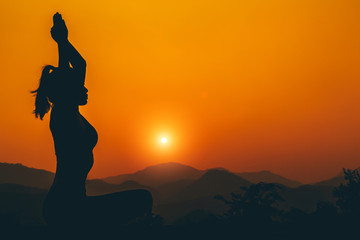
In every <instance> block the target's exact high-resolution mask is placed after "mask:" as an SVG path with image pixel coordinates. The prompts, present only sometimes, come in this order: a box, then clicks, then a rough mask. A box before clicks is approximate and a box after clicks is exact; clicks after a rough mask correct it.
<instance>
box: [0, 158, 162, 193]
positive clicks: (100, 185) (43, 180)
mask: <svg viewBox="0 0 360 240" xmlns="http://www.w3.org/2000/svg"><path fill="white" fill-rule="evenodd" d="M54 176H55V174H54V173H52V172H49V171H46V170H40V169H35V168H29V167H26V166H24V165H22V164H19V163H16V164H12V163H0V184H5V185H4V186H6V184H10V185H9V186H16V185H17V186H20V185H21V186H26V187H29V188H23V189H32V188H35V189H44V190H48V189H49V188H50V187H51V184H52V182H53V179H54ZM14 184H15V185H14ZM4 186H3V187H4ZM140 188H141V189H147V190H149V191H150V192H151V193H152V194H153V195H154V196H158V193H157V191H156V190H155V189H152V188H150V187H148V186H144V185H141V184H138V183H137V182H134V181H132V182H127V183H123V184H109V183H107V182H104V181H102V180H100V179H94V180H87V181H86V193H87V194H88V195H92V196H93V195H101V194H107V193H113V192H118V191H125V190H131V189H140ZM13 190H14V189H13ZM19 191H20V192H22V189H20V188H19Z"/></svg>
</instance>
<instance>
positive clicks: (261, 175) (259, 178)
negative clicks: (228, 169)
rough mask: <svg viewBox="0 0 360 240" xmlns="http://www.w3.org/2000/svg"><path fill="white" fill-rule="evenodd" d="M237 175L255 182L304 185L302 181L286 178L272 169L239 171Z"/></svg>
mask: <svg viewBox="0 0 360 240" xmlns="http://www.w3.org/2000/svg"><path fill="white" fill-rule="evenodd" d="M237 175H238V176H240V177H242V178H244V179H246V180H248V181H249V182H252V183H255V184H256V183H259V182H264V183H279V184H282V185H285V186H288V187H299V186H300V185H302V183H301V182H297V181H294V180H290V179H287V178H284V177H282V176H280V175H277V174H275V173H272V172H270V171H260V172H244V173H237Z"/></svg>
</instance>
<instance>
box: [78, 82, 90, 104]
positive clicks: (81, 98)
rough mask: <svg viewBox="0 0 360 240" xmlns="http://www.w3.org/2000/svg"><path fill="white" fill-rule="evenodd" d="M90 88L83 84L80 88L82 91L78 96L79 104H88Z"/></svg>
mask: <svg viewBox="0 0 360 240" xmlns="http://www.w3.org/2000/svg"><path fill="white" fill-rule="evenodd" d="M87 92H88V89H87V88H86V87H85V86H83V87H82V88H81V89H80V92H79V98H78V104H79V105H86V104H87V99H88V94H87Z"/></svg>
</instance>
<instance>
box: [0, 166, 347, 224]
mask: <svg viewBox="0 0 360 240" xmlns="http://www.w3.org/2000/svg"><path fill="white" fill-rule="evenodd" d="M341 177H342V175H339V176H336V177H335V178H334V179H330V180H327V181H323V182H320V183H316V184H314V185H301V183H299V182H296V181H293V180H290V179H286V178H284V177H282V176H279V175H277V174H274V173H271V172H269V171H260V172H247V173H232V172H230V171H228V170H226V169H223V168H214V169H208V170H198V169H195V168H193V167H191V166H186V165H183V164H180V163H171V162H170V163H163V164H159V165H155V166H150V167H147V168H145V169H143V170H140V171H137V172H135V173H132V174H121V175H118V176H113V177H107V178H104V179H91V180H87V182H86V189H87V194H88V195H100V194H107V193H112V192H117V191H124V190H130V189H147V190H149V191H150V192H151V193H152V195H153V198H154V212H155V213H157V214H159V215H161V216H163V217H164V219H165V222H167V223H171V222H174V221H176V220H178V219H179V218H181V217H183V216H185V215H187V214H190V213H191V212H193V211H198V210H202V211H206V212H209V213H212V214H218V215H221V214H222V213H224V212H225V211H226V210H227V206H226V205H225V204H224V203H223V202H221V201H219V200H216V199H214V196H215V195H219V194H220V195H223V196H230V193H231V192H238V191H240V189H241V187H247V186H250V185H251V184H254V183H258V182H266V183H273V184H276V185H278V186H279V192H280V194H281V195H282V197H283V198H284V199H285V201H284V203H282V204H281V206H280V207H281V208H283V209H289V208H291V207H296V208H299V209H301V210H304V211H313V210H315V208H316V203H317V202H318V201H328V202H333V196H332V190H333V187H334V186H337V185H338V184H339V182H341V181H340V178H341ZM53 178H54V173H52V172H49V171H45V170H39V169H34V168H29V167H26V166H23V165H21V164H9V163H0V195H1V198H0V205H1V204H2V205H1V206H6V205H7V204H10V205H11V204H12V200H13V199H17V198H19V199H32V200H31V202H32V203H33V204H35V205H31V206H30V205H26V204H25V205H26V206H29V207H31V208H36V209H38V210H39V211H41V202H42V199H43V198H44V197H45V195H46V192H47V190H48V189H49V187H50V186H51V184H52V181H53ZM338 180H339V181H338ZM34 199H35V200H34ZM4 201H5V202H4ZM19 201H20V202H21V201H22V200H19ZM29 201H30V200H29ZM15 202H16V201H15ZM13 207H14V208H16V207H15V206H13ZM0 210H1V209H0ZM14 211H15V210H14ZM16 211H20V210H19V209H17V210H16ZM22 212H23V213H24V214H25V215H26V214H27V215H29V214H30V213H33V211H29V210H26V211H25V210H22ZM27 215H26V216H25V217H22V219H28V220H22V221H30V220H29V219H31V217H29V216H27ZM35 218H36V219H37V220H39V218H41V215H39V214H38V215H36V216H35Z"/></svg>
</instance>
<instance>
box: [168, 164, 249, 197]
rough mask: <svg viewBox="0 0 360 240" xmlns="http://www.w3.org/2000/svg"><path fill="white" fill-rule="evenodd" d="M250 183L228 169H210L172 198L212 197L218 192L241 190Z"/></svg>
mask: <svg viewBox="0 0 360 240" xmlns="http://www.w3.org/2000/svg"><path fill="white" fill-rule="evenodd" d="M249 185H251V183H250V182H249V181H247V180H245V179H243V178H242V177H239V176H237V175H236V174H234V173H231V172H229V171H226V170H217V169H210V170H208V171H207V172H206V173H204V174H203V175H202V176H201V177H200V178H199V179H197V180H196V181H194V182H193V183H191V184H189V185H188V186H187V187H185V188H184V189H183V190H181V191H179V192H178V193H177V194H175V195H174V196H173V197H172V198H171V200H172V201H180V200H188V199H196V198H203V197H212V196H215V195H217V194H224V193H230V192H235V191H239V190H240V187H243V186H249Z"/></svg>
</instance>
